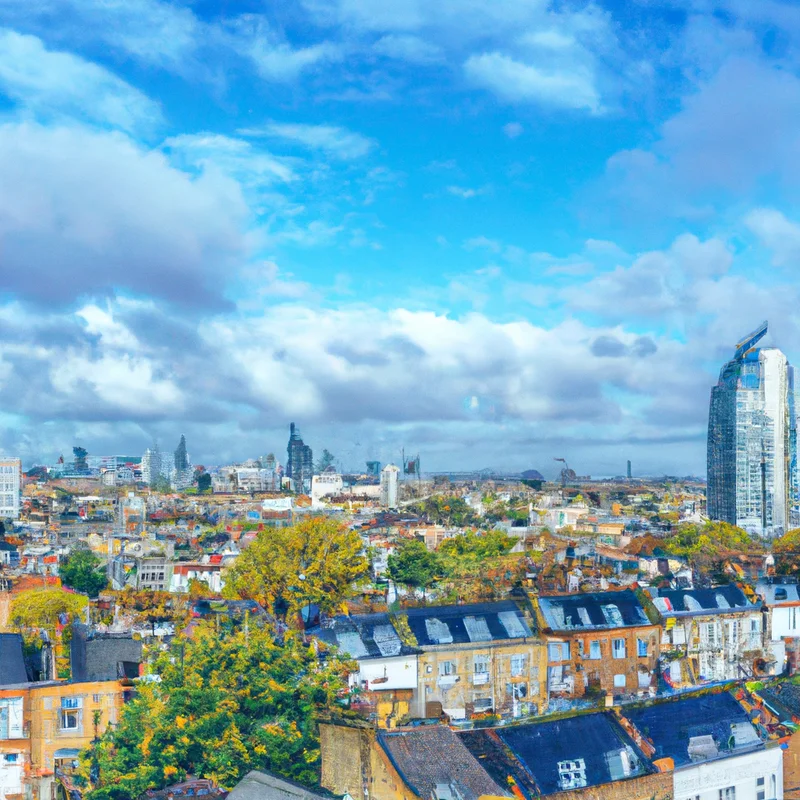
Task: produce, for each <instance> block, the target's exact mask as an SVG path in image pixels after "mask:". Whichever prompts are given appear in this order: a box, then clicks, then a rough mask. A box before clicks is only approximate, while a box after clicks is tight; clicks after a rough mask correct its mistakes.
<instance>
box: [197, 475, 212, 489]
mask: <svg viewBox="0 0 800 800" xmlns="http://www.w3.org/2000/svg"><path fill="white" fill-rule="evenodd" d="M197 491H198V492H208V491H211V475H209V474H208V473H207V472H201V473H199V474H198V476H197Z"/></svg>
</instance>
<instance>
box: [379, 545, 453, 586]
mask: <svg viewBox="0 0 800 800" xmlns="http://www.w3.org/2000/svg"><path fill="white" fill-rule="evenodd" d="M440 571H441V563H440V559H439V556H438V555H437V554H436V553H432V552H431V551H430V550H428V548H427V547H426V546H425V542H422V541H420V540H419V539H407V540H405V541H404V542H403V543H402V544H401V545H400V546H399V547H398V548H397V550H396V551H395V552H394V553H392V555H390V556H389V558H388V568H387V574H388V576H389V577H390V578H391V579H392V580H393V581H394V582H395V583H401V584H403V586H408V587H409V588H412V589H422V592H423V594H424V593H425V591H426V590H427V589H428V588H430V587H431V586H432V585H433V584H434V583H435V582H436V577H437V575H438V574H439V572H440Z"/></svg>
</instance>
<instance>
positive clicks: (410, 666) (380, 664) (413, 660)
mask: <svg viewBox="0 0 800 800" xmlns="http://www.w3.org/2000/svg"><path fill="white" fill-rule="evenodd" d="M417 671H418V668H417V656H416V655H410V656H388V657H386V658H365V659H359V662H358V672H357V673H355V674H353V675H351V676H350V685H351V686H358V687H360V688H362V689H364V690H369V691H372V692H383V691H389V690H392V689H416V688H417ZM365 681H366V683H367V685H366V686H365V685H364V682H365Z"/></svg>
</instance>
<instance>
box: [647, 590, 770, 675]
mask: <svg viewBox="0 0 800 800" xmlns="http://www.w3.org/2000/svg"><path fill="white" fill-rule="evenodd" d="M647 593H648V595H649V596H650V597H651V598H652V601H653V605H654V606H655V607H656V609H657V610H658V612H659V614H660V616H661V620H662V629H661V657H662V664H663V674H664V677H665V679H666V680H667V681H668V682H669V683H670V684H671V685H672V686H675V687H683V686H687V685H693V684H699V683H704V682H709V681H725V680H729V681H733V680H742V679H751V680H752V679H754V678H755V677H757V676H762V675H764V673H765V671H766V670H765V664H766V659H765V653H764V643H763V626H762V613H761V606H760V605H756V604H755V603H751V602H750V601H749V600H748V599H747V597H746V596H745V593H744V592H743V591H742V589H741V588H739V587H738V586H736V585H734V584H729V585H727V586H717V587H716V588H713V589H649V590H647Z"/></svg>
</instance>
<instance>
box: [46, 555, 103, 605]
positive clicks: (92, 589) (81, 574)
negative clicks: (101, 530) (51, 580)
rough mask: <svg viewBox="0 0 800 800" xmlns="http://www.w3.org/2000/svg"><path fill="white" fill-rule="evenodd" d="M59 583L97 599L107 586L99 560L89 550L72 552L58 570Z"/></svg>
mask: <svg viewBox="0 0 800 800" xmlns="http://www.w3.org/2000/svg"><path fill="white" fill-rule="evenodd" d="M58 574H59V577H60V578H61V582H62V583H63V584H64V585H65V586H69V588H70V589H74V590H75V591H76V592H80V593H81V594H88V595H89V597H97V595H98V594H100V592H102V591H103V589H105V588H106V586H108V578H107V577H106V571H105V569H104V568H103V566H102V564H101V562H100V559H99V558H98V557H97V556H96V555H95V554H94V553H93V552H92V551H91V550H84V549H81V550H73V551H72V552H71V553H70V554H69V555H68V556H67V558H66V559H65V560H64V561H63V563H62V564H61V566H60V567H59V569H58Z"/></svg>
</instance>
